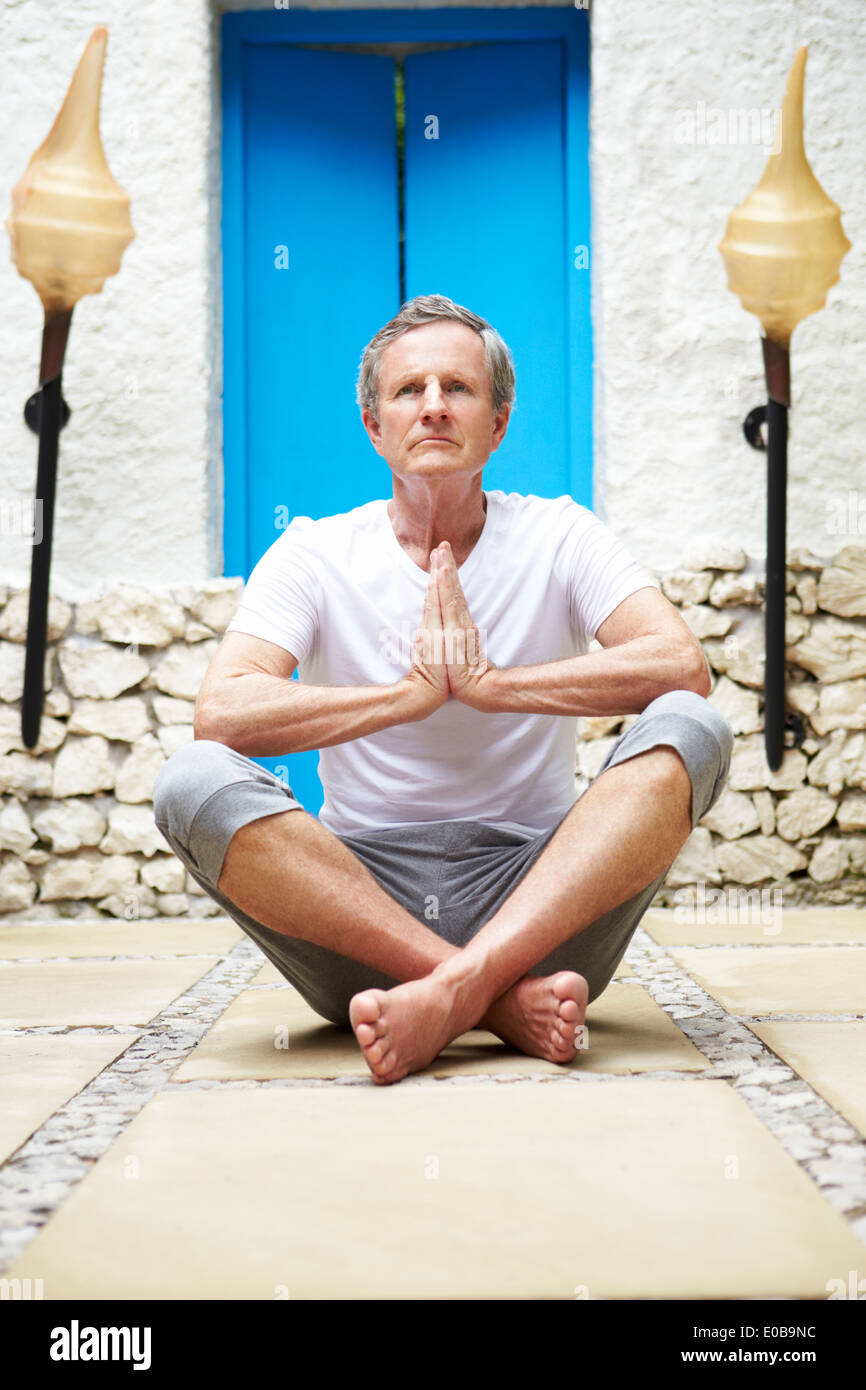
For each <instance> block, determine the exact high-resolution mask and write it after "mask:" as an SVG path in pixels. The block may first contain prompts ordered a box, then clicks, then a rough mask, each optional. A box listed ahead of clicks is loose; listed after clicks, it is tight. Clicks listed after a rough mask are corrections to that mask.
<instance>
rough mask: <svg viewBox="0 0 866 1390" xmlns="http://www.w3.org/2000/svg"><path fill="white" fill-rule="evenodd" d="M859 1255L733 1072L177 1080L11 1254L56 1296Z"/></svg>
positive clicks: (683, 1269) (333, 1292) (401, 1290)
mask: <svg viewBox="0 0 866 1390" xmlns="http://www.w3.org/2000/svg"><path fill="white" fill-rule="evenodd" d="M735 1174H736V1175H735ZM862 1256H863V1247H862V1245H861V1244H860V1242H859V1241H857V1240H856V1239H855V1238H854V1236H852V1235H851V1233H850V1232H849V1230H848V1228H847V1226H846V1223H845V1221H844V1220H843V1218H841V1217H840V1216H839V1215H838V1214H837V1213H836V1212H834V1211H833V1209H832V1208H831V1207H830V1205H829V1204H828V1203H827V1202H826V1201H825V1200H824V1199H823V1198H822V1197H821V1195H820V1193H819V1191H818V1189H817V1188H816V1187H815V1185H814V1184H813V1183H812V1182H811V1181H810V1179H809V1178H808V1177H806V1175H805V1174H804V1173H803V1172H802V1171H801V1170H800V1169H799V1168H798V1166H797V1164H796V1163H795V1162H794V1161H793V1160H792V1159H791V1158H790V1157H789V1156H788V1155H787V1154H786V1153H785V1152H784V1150H783V1149H782V1148H781V1146H780V1145H779V1144H777V1143H776V1141H775V1140H774V1139H773V1138H772V1137H771V1136H770V1135H769V1134H768V1133H767V1131H766V1130H765V1129H764V1128H763V1126H762V1125H761V1123H760V1122H759V1121H758V1120H757V1119H756V1118H755V1116H754V1115H753V1114H752V1113H751V1111H750V1110H749V1108H748V1106H747V1105H746V1104H745V1103H744V1102H743V1101H742V1100H741V1099H740V1098H739V1097H738V1096H737V1095H736V1094H735V1093H734V1092H733V1091H732V1090H731V1089H730V1087H729V1086H728V1085H727V1084H726V1083H725V1082H723V1081H710V1080H707V1081H702V1080H695V1081H693V1082H691V1083H689V1084H683V1083H682V1082H679V1081H676V1080H673V1081H642V1080H636V1079H631V1080H623V1081H612V1082H610V1083H609V1084H607V1085H593V1086H581V1085H579V1084H574V1083H572V1084H569V1083H568V1082H565V1083H564V1084H562V1085H547V1086H540V1085H537V1084H533V1083H532V1082H520V1081H518V1082H515V1083H514V1084H512V1085H504V1086H503V1085H490V1084H487V1085H485V1084H484V1083H480V1082H479V1083H469V1084H467V1085H465V1086H453V1085H451V1086H448V1085H444V1086H441V1087H439V1086H431V1085H430V1084H429V1083H425V1082H423V1081H422V1082H420V1083H419V1082H417V1081H416V1082H415V1083H414V1084H410V1085H408V1086H407V1085H406V1084H405V1083H401V1084H400V1085H399V1086H393V1087H377V1086H375V1085H372V1084H371V1085H370V1086H369V1087H360V1086H346V1085H343V1086H336V1087H333V1088H321V1087H305V1086H296V1087H290V1088H284V1089H278V1090H273V1089H266V1090H264V1089H262V1088H255V1089H241V1090H237V1089H234V1088H232V1089H226V1088H219V1089H217V1090H206V1091H195V1090H188V1089H184V1090H183V1091H176V1092H173V1093H168V1094H163V1095H160V1096H158V1097H156V1098H155V1099H153V1100H151V1101H150V1102H149V1103H148V1104H147V1105H146V1106H145V1108H144V1109H143V1110H142V1111H141V1113H140V1114H139V1115H138V1116H137V1117H136V1118H135V1119H134V1120H133V1121H132V1123H131V1125H130V1126H129V1128H128V1129H127V1131H126V1132H125V1133H124V1135H123V1136H122V1137H121V1138H120V1139H119V1140H118V1141H117V1142H116V1143H115V1144H114V1145H113V1147H112V1148H111V1149H110V1150H109V1151H108V1153H106V1154H105V1155H104V1156H103V1157H102V1158H101V1159H100V1160H99V1162H98V1163H97V1164H96V1166H95V1168H94V1169H92V1170H91V1172H90V1173H89V1175H88V1176H87V1177H86V1178H85V1179H84V1181H83V1182H82V1183H81V1184H80V1185H79V1186H78V1187H77V1188H76V1189H75V1190H74V1191H73V1192H72V1193H71V1195H70V1196H69V1197H68V1199H67V1200H66V1202H65V1203H64V1205H63V1206H62V1207H61V1208H60V1210H59V1211H58V1212H57V1213H56V1215H55V1216H54V1218H53V1220H52V1221H51V1222H50V1223H49V1225H48V1226H47V1227H45V1228H44V1229H43V1230H42V1232H41V1233H40V1234H39V1235H38V1236H37V1237H36V1239H35V1240H34V1241H33V1242H32V1243H31V1244H30V1246H29V1247H28V1248H27V1250H26V1251H25V1252H24V1254H23V1255H22V1256H21V1257H19V1259H18V1260H16V1261H15V1262H14V1263H13V1264H12V1265H11V1266H10V1267H9V1269H8V1270H7V1271H6V1273H7V1276H8V1277H12V1278H28V1277H29V1278H40V1279H42V1280H43V1284H44V1295H45V1297H46V1298H47V1299H64V1298H69V1299H106V1298H112V1299H148V1298H158V1299H188V1298H196V1299H266V1300H273V1299H274V1298H275V1297H289V1298H293V1299H323V1298H327V1299H334V1298H336V1299H340V1298H345V1299H355V1298H358V1299H405V1298H410V1299H424V1298H430V1299H475V1298H503V1299H508V1298H532V1299H567V1300H573V1299H574V1298H575V1296H582V1297H589V1298H591V1299H599V1298H650V1299H686V1298H702V1297H712V1298H726V1299H737V1298H747V1299H749V1298H777V1297H782V1298H794V1299H801V1298H826V1296H827V1284H828V1280H830V1279H832V1278H845V1277H846V1276H847V1271H848V1270H850V1269H858V1268H860V1267H861V1266H862Z"/></svg>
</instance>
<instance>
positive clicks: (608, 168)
mask: <svg viewBox="0 0 866 1390" xmlns="http://www.w3.org/2000/svg"><path fill="white" fill-rule="evenodd" d="M339 7H340V8H349V7H351V8H355V7H359V8H369V7H370V4H369V0H358V4H357V5H356V4H354V3H353V4H351V5H347V4H342V5H340V6H339ZM398 7H399V6H398ZM436 7H437V6H436V5H433V6H431V8H436ZM227 8H231V9H251V8H263V9H270V8H272V5H271V4H262V5H251V4H244V3H234V0H233V3H231V4H230V5H229V6H227ZM324 8H336V7H334V6H324ZM100 23H104V24H106V25H107V26H108V30H109V42H108V54H107V59H106V69H105V80H104V84H103V107H102V134H103V143H104V145H105V149H106V154H107V157H108V160H109V164H110V166H111V168H112V171H113V173H114V175H115V177H116V178H117V179H118V181H119V182H120V183H121V184H122V185H123V186H124V187H125V188H126V189H127V191H128V192H129V193H130V194H131V196H132V217H133V222H134V225H135V228H136V231H137V237H136V240H135V241H134V242H133V243H132V245H131V246H130V247H129V249H128V250H127V252H126V254H125V256H124V261H123V266H122V269H121V272H120V274H119V275H118V276H117V277H115V278H114V279H113V280H110V281H109V282H108V283H107V284H106V287H105V290H104V291H103V293H102V294H101V295H99V296H89V297H87V298H85V299H84V300H82V301H81V302H80V304H79V305H78V307H77V308H76V310H75V314H74V317H73V327H72V334H71V338H70V346H69V351H68V355H67V364H66V368H65V372H64V393H65V395H66V397H67V399H68V400H69V402H70V405H71V406H72V409H73V412H74V413H73V418H72V421H71V422H70V425H69V426H68V427H67V429H66V430H65V431H64V433H63V435H62V437H61V462H60V474H59V489H58V502H57V516H56V529H55V542H54V553H53V564H52V578H53V586H54V587H55V588H56V589H57V590H58V591H59V592H63V593H65V594H67V595H68V596H70V597H73V598H74V597H77V596H82V597H83V596H86V595H87V594H88V593H90V592H93V591H94V590H95V589H97V588H99V587H100V586H102V585H103V584H105V583H109V582H111V581H116V580H118V579H134V580H136V581H138V582H141V583H145V584H154V585H158V584H170V583H184V582H187V581H198V580H201V579H203V578H206V577H208V576H209V575H215V574H218V573H220V572H221V525H222V493H221V487H222V464H221V416H220V412H221V377H220V374H221V307H220V264H219V140H220V122H219V82H218V23H217V21H216V18H215V14H214V10H213V8H212V6H211V4H210V3H209V0H147V3H141V0H102V3H100V4H96V3H93V0H82V3H79V4H77V5H76V6H75V7H70V6H68V5H65V4H63V3H61V0H19V3H14V0H5V5H4V8H3V9H2V11H0V26H2V36H0V37H2V41H0V92H2V115H3V121H2V125H0V129H2V132H3V133H2V136H0V194H2V205H3V215H4V216H5V215H6V213H7V212H8V206H9V192H10V190H11V187H12V185H13V184H14V183H15V182H16V181H17V179H18V178H19V177H20V175H21V173H22V172H23V170H24V168H25V165H26V163H27V161H28V160H29V158H30V155H31V153H32V152H33V150H34V149H35V148H36V146H37V145H38V144H39V143H40V142H41V141H42V139H43V138H44V136H45V134H46V132H47V130H48V128H49V126H50V124H51V121H52V120H53V118H54V115H55V114H56V111H57V108H58V106H59V104H60V101H61V99H62V97H63V95H64V93H65V90H66V87H67V85H68V82H69V79H70V77H71V75H72V71H73V69H74V66H75V63H76V62H77V60H78V57H79V56H80V54H81V52H82V50H83V47H84V44H85V43H86V40H87V38H88V36H89V34H90V32H91V31H92V29H93V28H94V27H95V26H96V25H97V24H100ZM591 34H592V65H593V66H592V179H593V197H594V214H593V215H594V226H593V267H592V275H593V294H594V314H595V331H596V460H597V462H596V499H597V500H596V509H597V510H598V512H599V513H600V515H602V516H603V517H604V518H605V520H607V521H608V523H609V524H610V525H611V526H612V527H613V528H614V530H615V531H616V532H617V533H618V534H619V535H620V536H621V537H622V539H623V540H624V541H625V542H626V543H627V544H628V545H629V546H630V547H631V549H632V550H633V552H634V554H635V556H636V557H637V558H638V559H639V560H640V561H641V562H642V563H645V564H648V565H651V566H653V567H656V568H659V569H664V568H668V567H669V566H672V565H674V564H676V563H677V562H678V561H679V560H680V559H681V558H682V556H683V555H684V554H685V553H687V552H688V551H689V550H690V549H691V548H692V547H693V546H694V544H695V543H696V542H699V541H701V540H704V539H706V540H710V539H721V540H727V541H736V542H737V543H738V544H741V545H743V546H744V547H745V549H746V550H747V551H748V552H749V553H750V554H753V555H760V554H762V553H763V549H764V460H763V457H762V456H761V455H758V454H756V453H754V452H753V451H752V450H750V449H749V448H748V446H747V445H746V443H745V441H744V440H743V438H742V434H741V428H740V427H741V421H742V418H743V417H744V416H745V414H746V412H747V411H748V410H749V409H750V408H751V407H752V406H753V405H756V404H758V403H759V402H760V400H761V399H762V396H763V388H762V375H761V355H760V344H759V327H758V323H757V320H756V319H754V318H752V317H751V316H750V315H747V314H746V313H745V311H744V310H743V309H742V308H741V307H740V305H739V302H738V301H737V300H736V299H735V298H734V296H732V295H731V294H730V293H729V291H728V290H727V289H726V287H725V281H724V272H723V267H722V262H721V258H720V257H719V255H718V252H717V251H716V245H717V243H718V241H719V240H720V239H721V236H722V233H723V231H724V226H725V220H726V217H727V213H728V212H729V210H730V209H731V208H732V207H733V206H734V205H735V204H737V203H739V202H740V201H742V199H743V198H744V196H745V195H746V193H748V192H749V191H750V189H751V188H752V187H753V186H754V184H755V183H756V182H757V180H758V178H759V176H760V173H761V171H762V169H763V166H764V163H765V159H766V153H767V151H766V149H764V148H762V147H760V146H757V147H756V146H751V147H749V146H742V145H740V146H736V145H735V146H714V147H711V146H706V145H703V146H701V145H694V146H684V145H682V144H680V143H677V141H676V138H675V131H676V129H677V125H676V122H677V114H676V113H677V112H678V111H680V110H682V109H686V108H688V109H696V108H697V104H698V103H699V102H704V103H705V104H706V105H707V106H711V105H712V106H721V107H734V108H751V107H759V108H760V107H773V106H777V105H778V104H779V102H780V101H781V97H782V93H783V91H784V85H785V80H786V76H787V71H788V67H789V65H790V62H791V60H792V58H793V55H794V52H795V50H796V47H797V45H798V44H799V43H801V42H807V43H809V45H810V55H809V62H808V65H807V74H806V143H807V151H808V153H809V156H810V158H811V160H812V163H813V167H814V170H815V173H816V175H817V177H818V178H819V180H820V181H821V183H822V184H823V185H824V187H825V188H826V190H827V192H828V193H829V194H830V196H831V197H833V198H835V199H836V201H838V202H839V203H840V204H841V206H842V208H843V213H844V226H845V229H846V232H847V234H848V236H849V238H850V239H851V241H852V242H853V243H854V247H853V250H852V251H851V252H850V253H849V255H848V257H847V258H846V260H845V262H844V263H843V268H842V281H841V283H840V285H839V286H837V287H835V288H834V289H833V290H832V291H831V293H830V297H829V301H828V307H827V308H826V309H825V310H824V311H822V313H821V314H819V315H817V316H815V317H814V318H812V319H807V320H805V321H804V323H803V324H802V325H801V326H800V327H799V328H798V329H797V331H796V333H795V335H794V340H793V346H794V350H793V391H794V410H793V412H792V421H791V444H790V475H791V477H790V486H789V541H790V544H791V545H792V546H793V545H808V546H810V547H811V548H812V549H813V550H815V551H816V552H817V553H818V554H819V555H829V554H832V553H835V552H836V551H837V550H838V549H839V547H840V545H841V544H844V543H846V539H848V540H850V539H854V540H856V539H858V537H857V536H853V537H848V538H845V537H842V538H840V537H839V536H838V535H837V534H830V533H829V532H828V526H827V503H828V500H829V499H832V497H833V496H837V497H838V498H845V497H846V496H847V494H848V492H849V491H850V490H851V489H859V490H860V497H861V498H862V501H863V507H864V520H863V525H864V527H866V460H864V453H866V449H864V444H866V426H864V424H863V417H862V411H861V410H860V409H859V404H860V394H861V383H862V382H864V381H866V342H864V336H863V333H862V324H863V323H864V321H866V315H864V308H866V304H864V300H866V276H864V258H866V178H864V173H866V169H864V164H866V153H864V145H863V140H862V128H863V126H864V123H866V83H864V81H863V75H864V73H866V7H864V6H863V4H862V0H819V2H818V3H814V4H809V5H807V4H805V3H804V0H763V2H762V4H761V5H760V6H758V7H755V6H754V5H753V3H752V0H729V3H728V4H726V5H725V6H723V7H716V6H706V5H705V4H704V3H703V0H679V2H677V0H671V2H670V3H668V4H664V5H663V4H660V3H655V4H653V3H647V0H594V3H593V11H592V16H591ZM2 238H3V240H4V243H5V247H6V249H5V251H3V252H2V254H0V304H2V308H3V314H2V319H0V400H2V402H3V409H2V411H0V501H2V502H3V503H4V504H5V511H4V519H5V518H8V517H9V515H10V514H12V515H14V507H15V505H16V504H17V505H20V506H21V507H22V509H25V508H26V507H27V505H28V504H29V500H30V499H31V498H32V494H33V485H34V480H35V464H36V439H35V436H33V435H32V434H31V433H30V432H29V430H27V428H26V426H25V425H24V423H23V419H22V415H21V411H22V408H23V404H24V401H25V400H26V398H27V396H28V395H29V394H30V393H31V392H32V391H33V390H34V388H35V386H36V377H37V370H38V353H39V335H40V331H41V306H40V304H39V301H38V299H37V297H36V294H35V292H34V290H33V289H32V287H31V286H30V285H29V284H28V283H27V282H25V281H24V280H22V279H21V278H20V277H19V276H18V275H17V273H16V272H15V270H14V268H13V267H12V266H11V264H10V262H9V260H8V238H7V237H6V233H5V231H4V232H3V233H2ZM347 389H348V390H352V389H353V384H352V383H347ZM861 540H862V538H861ZM29 565H30V548H29V545H28V544H27V542H26V540H25V539H23V538H22V537H20V536H17V535H15V534H10V533H9V529H8V526H7V527H4V530H3V531H2V532H0V584H2V583H3V582H10V583H13V584H20V583H22V582H26V581H27V577H28V575H29Z"/></svg>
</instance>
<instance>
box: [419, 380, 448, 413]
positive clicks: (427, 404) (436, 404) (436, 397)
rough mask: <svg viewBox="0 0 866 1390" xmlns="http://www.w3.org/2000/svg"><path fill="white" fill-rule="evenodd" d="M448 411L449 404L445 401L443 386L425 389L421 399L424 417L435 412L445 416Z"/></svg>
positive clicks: (431, 386) (437, 385)
mask: <svg viewBox="0 0 866 1390" xmlns="http://www.w3.org/2000/svg"><path fill="white" fill-rule="evenodd" d="M447 409H448V402H447V401H446V399H445V395H444V392H443V391H442V388H441V386H439V384H438V383H436V384H435V385H429V386H427V387H425V389H424V395H423V396H422V398H421V413H422V415H429V414H431V413H432V412H434V411H435V412H437V413H439V414H443V413H444V412H445V411H447Z"/></svg>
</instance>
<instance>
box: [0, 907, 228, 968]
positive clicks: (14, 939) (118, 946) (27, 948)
mask: <svg viewBox="0 0 866 1390" xmlns="http://www.w3.org/2000/svg"><path fill="white" fill-rule="evenodd" d="M243 935H244V933H243V932H242V931H241V929H240V927H239V926H237V925H236V924H235V923H234V922H232V921H231V920H230V918H228V917H216V918H214V917H208V918H205V919H203V920H201V921H190V919H189V918H184V917H179V918H176V919H172V918H161V919H160V920H158V921H155V920H153V919H151V920H149V921H144V922H121V921H117V922H106V921H104V920H103V921H99V922H95V921H81V920H74V921H69V922H25V923H12V924H10V925H8V926H2V925H0V959H5V960H46V959H50V958H52V957H58V956H63V957H66V958H68V959H70V960H74V959H76V958H77V957H82V956H102V957H110V956H200V955H225V954H227V953H228V952H229V951H230V950H231V949H232V947H233V946H234V945H236V944H237V942H238V941H240V939H241V937H242V936H243Z"/></svg>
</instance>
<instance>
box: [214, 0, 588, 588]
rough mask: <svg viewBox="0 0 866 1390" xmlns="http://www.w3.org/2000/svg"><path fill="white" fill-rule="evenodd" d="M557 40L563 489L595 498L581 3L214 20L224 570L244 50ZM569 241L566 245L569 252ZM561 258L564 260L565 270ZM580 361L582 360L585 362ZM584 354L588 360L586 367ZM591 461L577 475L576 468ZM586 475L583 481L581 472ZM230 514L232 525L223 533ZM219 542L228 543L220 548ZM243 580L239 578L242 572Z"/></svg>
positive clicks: (241, 303) (238, 299) (238, 473)
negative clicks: (561, 133)
mask: <svg viewBox="0 0 866 1390" xmlns="http://www.w3.org/2000/svg"><path fill="white" fill-rule="evenodd" d="M521 39H523V40H526V41H538V40H543V39H558V40H560V41H561V43H562V52H563V64H564V73H563V76H564V79H565V80H564V82H563V90H564V93H565V110H564V112H563V125H564V129H565V145H566V147H565V151H564V170H563V174H564V179H563V182H564V186H565V204H566V205H565V219H566V226H565V227H564V228H563V240H564V242H566V244H565V245H564V246H563V260H564V264H563V284H564V287H565V295H566V300H567V303H566V310H567V322H568V349H569V364H570V372H569V377H570V400H571V411H570V413H569V451H570V458H571V461H572V475H571V493H572V496H573V497H574V499H575V501H577V502H579V503H581V504H582V505H584V506H587V507H590V508H591V507H592V502H593V460H594V457H595V451H594V440H593V389H592V388H593V343H592V313H591V291H592V281H591V274H592V271H591V264H592V256H591V246H592V242H591V201H590V170H589V83H588V82H587V83H585V84H581V82H580V81H579V80H578V79H579V77H580V75H581V74H582V73H588V72H589V16H588V13H587V11H586V10H584V9H580V8H577V7H574V8H571V7H565V6H562V7H558V8H555V9H548V8H546V7H545V8H527V9H510V8H502V9H500V8H495V9H472V8H466V9H462V8H461V9H441V10H403V9H387V10H339V11H333V10H332V11H324V10H293V9H291V8H289V9H286V10H273V11H271V10H268V11H248V12H240V13H224V14H223V15H222V22H221V82H222V224H221V229H222V285H223V514H222V522H223V527H222V553H223V573H228V574H235V573H238V574H241V573H243V572H244V571H243V567H241V569H238V568H237V565H236V559H235V553H234V547H233V545H232V543H231V539H230V537H231V533H232V532H233V533H234V534H235V535H237V534H246V531H247V525H246V522H247V515H246V512H247V500H248V499H247V495H246V489H245V478H246V476H247V470H246V468H245V467H232V468H229V467H227V460H229V459H231V460H245V457H246V453H247V431H246V420H247V375H246V374H247V360H246V358H247V353H246V336H245V324H246V321H245V289H244V277H243V270H242V268H243V266H244V264H245V246H244V216H243V212H244V146H243V109H242V85H241V81H242V78H241V74H242V53H243V47H244V45H245V44H267V43H325V44H327V43H396V42H400V41H401V40H402V41H405V42H415V43H422V42H429V43H436V42H445V41H448V40H454V41H464V42H466V41H474V42H496V41H501V42H511V43H513V42H519V41H520V40H521ZM569 243H571V246H569ZM578 246H580V247H586V248H588V249H589V251H590V255H589V265H588V266H587V267H586V268H585V269H578V268H576V267H575V265H574V255H573V251H572V250H571V247H575V248H576V247H578ZM566 256H568V258H569V261H568V262H566V259H565V258H566ZM581 354H584V355H583V357H581ZM587 354H588V361H587ZM581 458H584V459H587V460H588V468H587V469H586V470H585V472H583V473H582V472H581V470H579V469H578V468H577V466H576V464H577V460H579V459H581ZM586 473H588V476H586ZM229 513H232V515H233V517H234V518H235V525H234V527H232V528H231V531H230V530H229V528H227V527H226V524H225V518H226V516H227V515H228V514H229ZM227 540H228V541H229V544H228V545H227ZM244 577H246V575H245V573H244Z"/></svg>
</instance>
